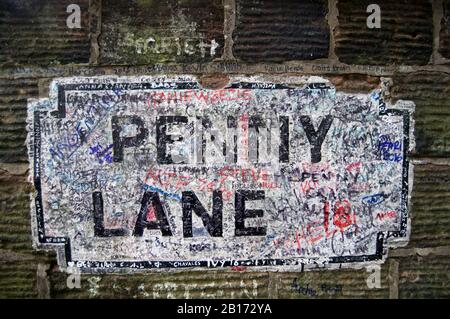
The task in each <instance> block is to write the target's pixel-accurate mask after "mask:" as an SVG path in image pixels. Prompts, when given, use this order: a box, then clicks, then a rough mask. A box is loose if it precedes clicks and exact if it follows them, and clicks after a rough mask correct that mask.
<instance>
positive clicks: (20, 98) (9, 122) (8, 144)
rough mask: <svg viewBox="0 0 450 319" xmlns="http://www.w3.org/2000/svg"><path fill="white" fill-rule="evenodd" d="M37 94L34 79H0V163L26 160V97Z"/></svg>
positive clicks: (36, 85)
mask: <svg viewBox="0 0 450 319" xmlns="http://www.w3.org/2000/svg"><path fill="white" fill-rule="evenodd" d="M37 96H38V84H37V80H35V79H6V78H5V79H0V163H17V162H27V161H28V159H27V149H26V146H25V139H26V135H27V132H26V128H25V122H26V118H27V99H28V98H31V97H37Z"/></svg>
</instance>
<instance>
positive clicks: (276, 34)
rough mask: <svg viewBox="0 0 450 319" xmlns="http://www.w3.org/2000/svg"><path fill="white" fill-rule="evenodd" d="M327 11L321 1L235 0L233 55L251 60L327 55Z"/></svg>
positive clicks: (275, 59)
mask: <svg viewBox="0 0 450 319" xmlns="http://www.w3.org/2000/svg"><path fill="white" fill-rule="evenodd" d="M327 11H328V7H327V1H322V0H320V1H317V0H316V1H312V0H306V1H282V2H280V1H274V0H264V1H255V0H238V1H236V20H237V21H236V27H235V30H234V33H233V40H234V50H233V54H234V56H235V57H236V58H238V59H240V60H243V61H250V62H261V61H277V62H280V61H289V60H314V59H320V58H326V57H328V48H329V27H328V24H327V20H326V19H325V17H326V14H327Z"/></svg>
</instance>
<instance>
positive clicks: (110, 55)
mask: <svg viewBox="0 0 450 319" xmlns="http://www.w3.org/2000/svg"><path fill="white" fill-rule="evenodd" d="M102 2H103V3H102V32H101V35H100V38H99V45H100V63H102V64H143V63H155V62H199V61H201V62H207V61H211V60H213V59H217V58H220V57H221V52H222V51H223V47H224V36H223V12H224V11H223V5H222V3H221V1H217V0H214V1H206V0H202V1H181V0H164V1H144V0H140V1H131V2H128V1H126V2H124V1H120V0H104V1H102Z"/></svg>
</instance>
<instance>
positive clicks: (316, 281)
mask: <svg viewBox="0 0 450 319" xmlns="http://www.w3.org/2000/svg"><path fill="white" fill-rule="evenodd" d="M370 275H371V273H370V272H367V271H366V269H365V268H363V269H358V270H355V269H346V270H343V269H340V270H333V271H330V270H329V271H306V272H302V273H282V274H280V275H279V287H278V297H279V298H302V299H304V298H387V297H388V296H389V288H388V278H387V275H388V264H387V263H386V264H383V265H382V268H381V274H380V279H381V281H380V284H381V287H380V288H373V289H370V288H369V287H368V285H367V279H368V277H369V276H370Z"/></svg>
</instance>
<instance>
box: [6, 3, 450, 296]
mask: <svg viewBox="0 0 450 319" xmlns="http://www.w3.org/2000/svg"><path fill="white" fill-rule="evenodd" d="M71 3H76V4H78V5H79V6H80V8H81V13H82V15H81V29H69V28H67V26H66V18H67V16H68V15H69V14H68V13H66V7H67V6H68V5H69V4H71ZM124 3H125V2H124V1H116V0H102V1H100V0H91V1H88V0H70V1H69V0H64V1H54V0H49V1H37V0H23V1H14V0H3V1H1V2H0V297H11V298H14V297H34V298H48V297H53V298H55V297H56V298H68V297H73V298H82V297H95V298H107V297H117V298H128V297H133V298H166V297H180V298H194V297H224V298H239V297H241V298H286V297H287V298H339V297H356V298H366V297H377V298H414V297H435V298H437V297H438V298H448V297H449V296H450V286H449V278H448V276H449V258H450V257H449V255H450V158H449V157H450V1H449V0H435V1H428V0H397V1H388V0H377V1H360V0H358V1H357V0H329V1H317V0H315V1H312V0H296V1H274V0H223V1H217V0H212V1H194V0H189V1H181V0H178V1H177V0H164V1H147V0H132V1H129V2H126V3H127V5H125V4H124ZM370 3H377V4H378V5H379V6H380V8H381V19H382V20H381V28H380V29H369V28H367V26H366V18H367V16H368V15H369V14H368V13H366V8H367V5H368V4H370ZM261 73H264V74H268V75H272V76H276V75H278V76H281V77H283V76H284V75H286V74H289V75H321V76H323V77H326V78H328V79H330V80H331V81H332V83H334V84H335V85H336V87H337V88H338V89H339V90H343V91H347V92H366V93H367V92H369V91H370V90H372V89H373V88H375V87H377V86H378V85H379V83H380V79H381V78H391V79H392V86H391V89H390V92H391V93H390V94H391V99H392V100H393V101H396V100H398V99H405V100H412V101H414V102H415V104H416V114H415V120H416V142H417V145H416V150H415V152H414V154H413V155H412V161H413V163H414V164H415V169H414V189H413V196H412V207H411V217H412V228H411V229H412V232H411V240H410V243H409V245H408V246H407V247H404V248H399V249H395V250H391V251H390V254H389V255H390V256H389V258H388V260H387V261H386V262H385V263H384V264H383V265H382V271H381V288H379V289H369V288H368V286H367V284H366V280H367V277H368V273H367V272H366V270H365V269H360V270H333V271H331V270H327V271H323V270H322V271H311V272H298V273H292V272H290V273H283V272H277V273H269V272H245V271H231V270H227V271H204V272H181V273H170V274H154V273H141V274H135V275H119V274H115V275H82V277H81V288H80V289H69V288H67V285H66V279H67V274H65V273H62V272H60V271H58V267H57V266H56V257H55V256H54V255H53V254H50V253H45V252H37V251H35V250H34V249H33V248H32V245H31V225H30V215H29V193H30V192H32V191H33V187H32V185H31V184H29V183H28V181H27V174H28V163H27V154H26V147H25V144H24V143H25V138H26V129H25V118H26V101H27V98H32V97H38V96H46V95H47V93H48V92H47V88H48V84H49V82H50V80H51V79H52V78H54V77H60V76H75V75H104V74H117V75H142V74H146V75H148V74H195V75H198V76H200V77H204V78H205V79H208V80H209V82H211V83H213V84H214V83H215V82H216V81H218V82H220V81H221V78H222V75H221V74H261Z"/></svg>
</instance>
